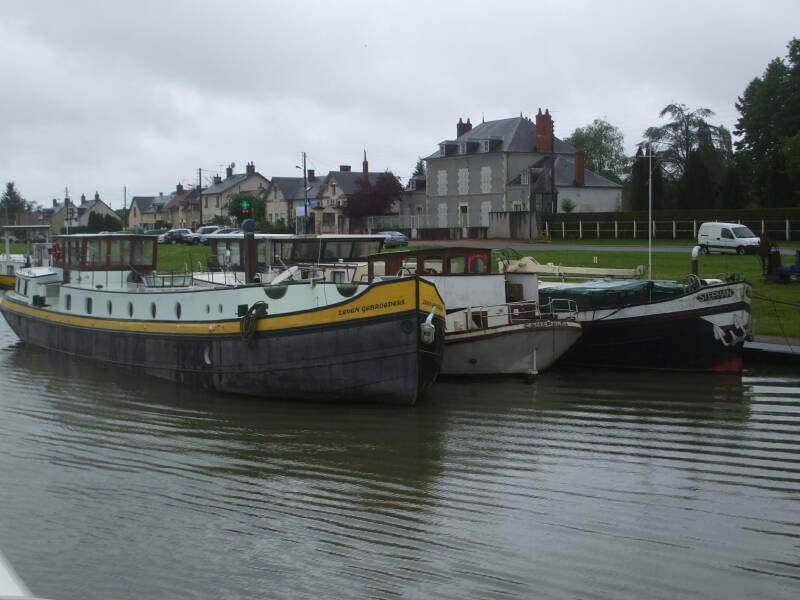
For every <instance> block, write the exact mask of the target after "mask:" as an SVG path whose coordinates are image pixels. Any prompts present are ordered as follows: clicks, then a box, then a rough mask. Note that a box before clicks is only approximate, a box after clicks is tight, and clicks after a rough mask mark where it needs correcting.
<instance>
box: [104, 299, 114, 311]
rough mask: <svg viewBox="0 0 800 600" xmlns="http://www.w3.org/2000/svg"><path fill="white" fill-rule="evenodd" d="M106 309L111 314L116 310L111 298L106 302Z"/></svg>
mask: <svg viewBox="0 0 800 600" xmlns="http://www.w3.org/2000/svg"><path fill="white" fill-rule="evenodd" d="M106 310H107V311H108V314H111V313H112V312H114V305H113V304H111V300H109V301H108V302H106Z"/></svg>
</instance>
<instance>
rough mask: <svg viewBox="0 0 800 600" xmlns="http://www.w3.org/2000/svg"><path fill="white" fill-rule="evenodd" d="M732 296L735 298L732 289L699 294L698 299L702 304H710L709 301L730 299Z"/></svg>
mask: <svg viewBox="0 0 800 600" xmlns="http://www.w3.org/2000/svg"><path fill="white" fill-rule="evenodd" d="M731 296H733V290H732V289H731V288H725V289H724V290H714V291H711V292H704V293H702V294H697V299H698V300H699V301H700V302H708V301H709V300H719V299H720V298H730V297H731Z"/></svg>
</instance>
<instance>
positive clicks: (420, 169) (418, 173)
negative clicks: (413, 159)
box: [411, 158, 425, 177]
mask: <svg viewBox="0 0 800 600" xmlns="http://www.w3.org/2000/svg"><path fill="white" fill-rule="evenodd" d="M411 176H412V177H425V161H424V160H422V158H418V159H417V164H416V165H415V166H414V172H413V173H412V174H411Z"/></svg>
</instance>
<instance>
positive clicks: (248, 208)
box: [242, 200, 250, 215]
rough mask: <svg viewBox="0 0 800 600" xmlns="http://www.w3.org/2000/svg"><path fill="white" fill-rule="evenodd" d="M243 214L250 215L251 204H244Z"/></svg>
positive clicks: (245, 202)
mask: <svg viewBox="0 0 800 600" xmlns="http://www.w3.org/2000/svg"><path fill="white" fill-rule="evenodd" d="M242 214H243V215H248V214H250V203H249V202H248V201H247V200H245V201H244V202H242Z"/></svg>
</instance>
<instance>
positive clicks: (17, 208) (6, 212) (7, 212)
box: [0, 181, 32, 224]
mask: <svg viewBox="0 0 800 600" xmlns="http://www.w3.org/2000/svg"><path fill="white" fill-rule="evenodd" d="M31 207H32V204H31V203H30V202H28V201H27V200H25V198H23V197H22V196H21V195H20V193H19V192H18V191H17V188H16V187H14V182H13V181H9V182H7V183H6V191H5V192H3V196H2V198H0V217H2V218H4V219H6V220H7V221H8V223H9V224H10V223H13V222H15V221H16V220H17V215H19V214H21V213H29V212H31Z"/></svg>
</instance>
